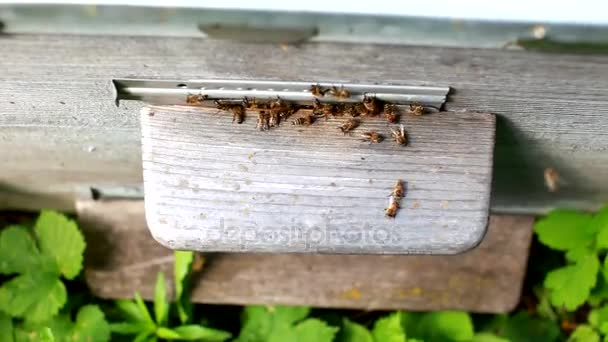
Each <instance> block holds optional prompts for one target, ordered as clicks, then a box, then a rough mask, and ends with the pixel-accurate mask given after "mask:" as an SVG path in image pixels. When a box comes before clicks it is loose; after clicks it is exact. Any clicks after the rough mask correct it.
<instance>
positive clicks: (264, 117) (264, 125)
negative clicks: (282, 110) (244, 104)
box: [255, 110, 270, 131]
mask: <svg viewBox="0 0 608 342" xmlns="http://www.w3.org/2000/svg"><path fill="white" fill-rule="evenodd" d="M269 121H270V114H268V113H266V112H265V111H263V110H262V111H260V113H259V114H258V121H257V122H256V124H255V128H256V129H259V130H260V131H265V130H267V129H268V126H269Z"/></svg>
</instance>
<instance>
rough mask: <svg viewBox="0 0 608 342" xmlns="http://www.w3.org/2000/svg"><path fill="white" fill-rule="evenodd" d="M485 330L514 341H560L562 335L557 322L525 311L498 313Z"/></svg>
mask: <svg viewBox="0 0 608 342" xmlns="http://www.w3.org/2000/svg"><path fill="white" fill-rule="evenodd" d="M485 330H488V331H489V332H492V333H494V334H496V336H498V337H502V338H504V339H507V340H508V341H513V342H536V341H543V342H553V341H558V340H559V338H560V336H561V331H560V328H559V326H558V324H557V323H556V322H554V321H552V320H550V319H547V318H541V317H534V316H530V315H529V314H528V313H527V312H525V311H520V312H518V313H516V314H515V315H513V316H507V315H497V316H496V317H494V319H493V321H492V322H491V323H490V324H489V326H488V327H486V328H485Z"/></svg>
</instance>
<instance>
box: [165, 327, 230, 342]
mask: <svg viewBox="0 0 608 342" xmlns="http://www.w3.org/2000/svg"><path fill="white" fill-rule="evenodd" d="M173 331H175V332H176V333H177V334H178V335H179V336H180V338H181V339H182V340H187V341H195V340H204V341H226V340H227V339H229V338H231V337H232V335H231V334H230V333H229V332H227V331H223V330H217V329H212V328H207V327H204V326H201V325H196V324H192V325H182V326H181V327H177V328H174V329H173Z"/></svg>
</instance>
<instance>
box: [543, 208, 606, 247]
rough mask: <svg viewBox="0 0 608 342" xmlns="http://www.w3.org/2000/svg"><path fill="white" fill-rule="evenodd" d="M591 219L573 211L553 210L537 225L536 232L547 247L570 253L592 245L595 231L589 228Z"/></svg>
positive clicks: (589, 216)
mask: <svg viewBox="0 0 608 342" xmlns="http://www.w3.org/2000/svg"><path fill="white" fill-rule="evenodd" d="M591 218H592V216H591V215H588V214H582V213H579V212H576V211H572V210H561V209H558V210H553V211H552V212H550V213H549V215H547V216H546V217H545V218H542V219H540V220H539V221H538V222H537V223H536V225H535V227H534V231H535V232H536V234H537V235H538V239H539V240H540V241H541V242H542V243H543V244H545V245H546V246H549V247H551V248H552V249H556V250H558V251H568V250H571V249H573V248H577V247H580V246H589V245H591V244H592V242H593V240H594V237H595V236H594V233H595V231H594V230H593V229H591V227H590V226H589V223H590V222H591Z"/></svg>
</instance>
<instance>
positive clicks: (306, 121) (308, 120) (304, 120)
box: [291, 114, 315, 126]
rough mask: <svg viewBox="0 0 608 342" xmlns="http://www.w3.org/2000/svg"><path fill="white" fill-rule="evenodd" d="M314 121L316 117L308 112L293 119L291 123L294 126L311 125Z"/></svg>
mask: <svg viewBox="0 0 608 342" xmlns="http://www.w3.org/2000/svg"><path fill="white" fill-rule="evenodd" d="M314 121H315V117H314V116H312V115H311V114H308V115H306V116H303V117H301V118H298V119H296V120H293V121H292V122H291V124H292V125H294V126H310V125H311V124H312V123H313V122H314Z"/></svg>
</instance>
